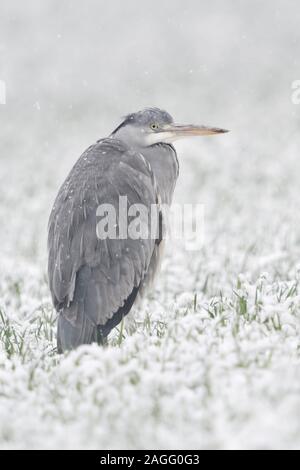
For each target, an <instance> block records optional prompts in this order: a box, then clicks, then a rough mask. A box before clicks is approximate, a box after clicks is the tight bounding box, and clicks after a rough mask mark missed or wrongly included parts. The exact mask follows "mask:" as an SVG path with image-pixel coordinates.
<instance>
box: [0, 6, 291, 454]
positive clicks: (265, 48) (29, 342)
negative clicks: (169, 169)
mask: <svg viewBox="0 0 300 470" xmlns="http://www.w3.org/2000/svg"><path fill="white" fill-rule="evenodd" d="M185 3H188V5H183V3H182V2H180V1H176V0H172V1H171V0H169V1H166V2H157V5H156V2H152V3H151V4H149V3H148V2H140V1H139V2H138V1H137V0H134V1H131V2H120V1H119V2H117V1H114V0H113V1H111V2H109V5H108V3H107V2H104V1H97V2H96V1H87V2H85V3H84V4H82V5H81V6H79V3H78V6H76V7H75V6H74V2H69V1H61V0H60V1H58V0H53V1H50V0H48V1H44V2H37V1H34V0H30V1H28V2H26V7H25V5H24V6H22V5H21V4H20V2H17V1H10V2H8V1H1V17H0V61H1V62H0V79H1V80H4V81H5V82H6V89H7V97H6V105H1V104H0V139H1V153H0V159H1V171H0V220H1V230H0V250H1V258H0V260H1V272H0V447H1V448H97V449H103V448H124V449H125V448H142V449H146V448H171V449H180V448H200V449H207V448H214V449H215V448H217V449H224V448H225V449H229V448H256V449H257V448H258V449H262V448H267V449H274V448H298V449H299V448H300V284H299V282H300V211H299V202H300V201H299V175H300V158H299V146H300V137H299V129H300V127H299V125H300V105H296V104H293V103H292V100H291V95H292V88H291V87H292V82H293V81H294V80H297V79H300V56H299V41H300V29H299V23H300V7H299V4H298V3H297V2H296V1H281V0H279V1H275V2H274V1H271V0H270V1H264V2H261V1H258V0H256V1H253V2H242V1H241V2H235V1H230V0H229V1H228V2H221V1H220V2H219V1H216V0H213V1H211V2H209V6H208V5H207V2H199V1H196V0H195V1H190V2H185ZM147 105H156V106H160V107H163V108H166V109H167V110H168V111H169V112H170V113H171V114H172V115H173V116H174V118H175V119H176V120H177V121H183V122H188V121H190V122H194V123H199V124H213V125H216V126H221V127H225V128H229V129H231V133H230V134H227V135H224V136H219V137H216V138H203V139H194V140H190V141H186V142H182V143H180V144H178V145H177V151H178V154H179V160H180V165H181V175H180V179H179V181H178V186H177V189H176V195H175V200H176V202H178V203H191V202H193V203H196V202H198V203H201V204H204V206H205V244H204V247H203V248H202V250H201V251H199V252H186V251H184V249H183V247H182V246H181V245H180V244H178V245H175V246H174V245H172V246H169V249H168V250H167V253H166V257H165V260H164V263H163V269H162V273H161V275H160V277H159V279H158V283H157V285H156V289H155V290H154V292H153V293H152V294H151V295H149V297H148V298H147V299H146V301H145V303H144V304H143V306H142V308H140V309H139V310H138V311H136V312H135V315H134V320H133V321H132V322H131V325H130V329H128V330H127V331H126V330H124V331H123V332H122V331H120V329H116V330H115V332H114V334H112V335H111V338H110V342H109V346H108V347H107V348H105V349H103V348H100V347H98V346H96V345H93V346H90V347H82V348H79V349H78V350H77V351H74V352H72V353H70V354H67V355H65V356H62V357H61V356H58V355H57V354H56V352H55V346H56V338H55V336H56V324H55V321H56V316H55V312H54V311H53V308H52V306H51V302H50V296H49V292H48V288H47V279H46V259H47V254H46V225H47V218H48V215H49V211H50V208H51V204H52V202H53V199H54V197H55V194H56V192H57V190H58V187H59V185H60V184H61V182H62V181H63V179H64V177H65V176H66V174H67V172H68V171H69V169H70V168H71V166H72V165H73V163H74V162H75V160H76V159H77V157H78V156H79V155H80V153H81V152H82V151H83V150H84V149H85V148H86V147H87V146H88V145H89V144H90V143H92V142H93V141H95V140H96V139H97V138H99V137H102V136H104V135H107V134H108V133H109V132H110V131H111V130H112V129H113V127H114V126H115V125H116V124H118V120H119V116H121V115H123V114H126V113H128V112H130V111H134V110H138V109H140V108H143V107H144V106H147Z"/></svg>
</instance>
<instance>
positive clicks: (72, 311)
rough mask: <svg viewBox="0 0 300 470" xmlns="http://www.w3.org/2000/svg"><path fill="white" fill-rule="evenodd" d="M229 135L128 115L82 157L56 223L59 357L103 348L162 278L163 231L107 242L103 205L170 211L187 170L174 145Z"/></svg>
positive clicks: (151, 114) (51, 246)
mask: <svg viewBox="0 0 300 470" xmlns="http://www.w3.org/2000/svg"><path fill="white" fill-rule="evenodd" d="M224 132H227V131H226V130H224V129H219V128H215V127H206V126H195V125H179V124H176V123H174V121H173V119H172V117H171V116H170V114H168V113H167V112H166V111H162V110H160V109H158V108H147V109H145V110H143V111H139V112H137V113H133V114H130V115H128V116H127V117H126V118H125V119H124V120H123V122H122V123H121V124H120V125H119V126H118V127H117V128H116V129H115V130H114V131H113V132H112V134H111V135H110V136H109V137H107V138H103V139H100V140H98V141H97V142H96V143H95V144H94V145H91V146H90V147H89V148H88V149H87V150H86V151H85V152H84V153H83V154H82V156H81V157H80V158H79V160H78V161H77V163H76V164H75V165H74V167H73V168H72V170H71V172H70V174H69V176H68V177H67V179H66V181H65V182H64V183H63V185H62V187H61V188H60V190H59V192H58V195H57V197H56V200H55V203H54V206H53V209H52V212H51V215H50V219H49V233H48V253H49V259H48V276H49V286H50V290H51V295H52V300H53V304H54V307H55V309H56V310H57V312H58V329H57V335H58V336H57V346H58V351H59V352H64V351H66V350H70V349H74V348H76V347H78V346H79V345H82V344H90V343H92V342H98V343H102V344H103V343H104V342H105V341H106V338H107V336H108V334H109V333H110V331H111V330H112V329H113V328H114V327H115V326H116V325H118V324H119V323H120V322H121V320H122V319H123V317H125V315H127V314H128V312H129V311H130V310H131V308H132V306H133V304H134V303H135V301H136V299H137V296H138V294H139V293H140V292H142V291H143V290H144V288H145V285H147V284H148V283H149V282H150V280H151V279H152V278H153V277H154V275H155V272H156V271H157V266H158V264H159V261H160V258H161V253H162V250H161V245H162V243H161V234H160V233H159V231H158V233H157V237H150V236H149V237H148V239H134V238H130V237H123V238H120V237H119V238H114V239H110V238H109V237H107V238H103V237H102V238H101V237H99V236H98V235H97V208H98V207H99V205H100V204H102V203H105V204H111V205H112V206H113V207H116V206H117V204H118V200H119V198H120V196H124V195H126V196H127V198H128V204H129V203H130V204H143V205H144V206H146V207H150V205H152V204H154V205H155V204H158V203H162V204H168V205H170V204H171V201H172V196H173V191H174V188H175V184H176V180H177V177H178V171H179V165H178V160H177V155H176V151H175V149H174V147H173V145H172V143H173V142H174V141H175V140H177V139H180V138H183V137H187V136H198V135H200V136H201V135H213V134H221V133H224ZM159 216H160V217H161V214H159ZM160 222H161V221H160ZM118 223H119V219H118Z"/></svg>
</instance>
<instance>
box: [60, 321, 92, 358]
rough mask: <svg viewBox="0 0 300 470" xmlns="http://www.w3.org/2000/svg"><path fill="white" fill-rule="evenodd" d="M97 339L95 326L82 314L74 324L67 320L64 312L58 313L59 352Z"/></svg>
mask: <svg viewBox="0 0 300 470" xmlns="http://www.w3.org/2000/svg"><path fill="white" fill-rule="evenodd" d="M94 341H97V327H96V326H95V325H94V324H93V323H92V322H91V321H90V320H89V318H88V317H87V316H86V315H84V316H82V321H81V322H80V324H78V323H77V324H76V326H74V325H72V323H70V322H69V320H67V318H66V317H65V315H64V314H62V313H61V314H60V315H59V317H58V324H57V350H58V352H59V353H60V354H61V353H63V352H64V351H69V350H71V349H75V348H77V347H78V346H80V345H81V344H91V343H93V342H94Z"/></svg>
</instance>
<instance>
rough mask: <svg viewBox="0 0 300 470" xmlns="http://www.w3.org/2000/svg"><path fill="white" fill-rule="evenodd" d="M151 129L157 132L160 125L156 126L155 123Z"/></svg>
mask: <svg viewBox="0 0 300 470" xmlns="http://www.w3.org/2000/svg"><path fill="white" fill-rule="evenodd" d="M150 127H151V129H152V130H153V131H156V130H157V129H158V124H155V122H154V123H153V124H151V126H150Z"/></svg>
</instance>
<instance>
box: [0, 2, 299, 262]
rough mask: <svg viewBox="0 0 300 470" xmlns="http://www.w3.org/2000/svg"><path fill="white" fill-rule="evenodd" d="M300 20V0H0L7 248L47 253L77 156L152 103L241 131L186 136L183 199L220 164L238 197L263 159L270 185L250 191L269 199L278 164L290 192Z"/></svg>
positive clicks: (1, 175)
mask: <svg viewBox="0 0 300 470" xmlns="http://www.w3.org/2000/svg"><path fill="white" fill-rule="evenodd" d="M299 24H300V9H299V7H298V4H297V1H296V0H295V1H293V0H288V1H286V0H284V1H283V0H276V1H275V2H274V1H271V0H265V1H263V2H261V1H258V0H254V1H252V2H247V1H242V0H240V1H233V0H229V1H227V2H222V1H217V0H211V1H210V2H205V1H199V0H197V1H194V0H190V1H189V2H183V1H179V0H172V1H170V0H169V1H167V0H165V1H161V2H145V1H137V0H130V1H129V2H121V1H120V0H119V1H116V0H112V1H110V2H105V1H102V0H97V1H96V0H86V1H85V2H76V3H74V2H72V1H69V0H44V1H43V2H39V1H37V0H28V1H27V2H26V3H24V4H20V2H17V1H16V0H10V1H6V0H1V5H0V79H1V80H4V81H5V82H6V89H7V96H6V105H0V138H1V152H0V161H1V172H0V215H1V233H0V246H1V252H2V254H3V255H5V256H6V255H7V256H8V257H10V256H11V255H14V256H17V257H18V259H20V260H21V258H22V257H27V258H29V259H31V260H32V259H35V260H36V259H37V257H39V256H44V253H45V244H44V242H45V237H46V229H45V224H46V222H47V217H48V214H49V210H50V206H51V203H52V202H53V198H54V196H55V194H56V191H57V189H58V187H59V186H60V184H61V183H62V181H63V179H64V178H65V176H66V174H67V172H68V171H69V169H70V168H71V166H72V165H73V163H74V162H75V161H76V159H77V158H78V157H79V156H80V154H81V152H82V151H83V150H84V149H85V148H86V147H87V146H89V145H90V144H91V143H93V142H94V141H95V140H96V139H98V138H100V137H103V136H106V135H108V134H109V133H110V132H111V131H112V130H113V128H114V127H115V126H116V125H117V124H118V123H119V122H120V118H121V116H123V115H124V114H126V113H129V112H132V111H136V110H139V109H141V108H143V107H145V106H158V107H161V108H165V109H166V110H167V111H169V112H170V113H171V114H172V115H173V117H174V119H175V120H177V121H180V122H192V123H199V124H213V125H216V126H221V127H225V128H228V129H231V134H230V135H228V136H226V138H218V139H214V140H210V139H209V138H205V139H203V140H201V139H196V140H193V141H190V142H189V143H186V142H183V143H180V144H179V145H178V151H179V155H180V163H181V178H180V180H179V184H178V190H177V199H178V198H179V199H180V198H181V196H182V195H183V194H185V195H186V191H187V188H189V193H190V194H191V195H190V198H188V199H189V200H188V201H186V202H190V199H193V198H194V199H197V200H198V201H199V197H198V196H199V194H198V193H197V191H198V189H199V188H201V185H202V178H204V177H205V175H206V174H207V173H209V176H210V178H211V180H210V185H211V186H212V187H214V185H215V183H214V179H215V178H214V175H215V177H217V176H218V174H219V173H220V181H221V182H222V186H224V187H225V188H226V191H225V193H228V192H229V190H230V191H231V192H232V191H234V190H235V184H237V185H238V187H237V188H236V189H237V193H235V194H234V195H231V196H232V197H234V199H236V200H239V199H240V198H241V197H243V196H241V195H240V194H239V191H244V190H245V185H246V186H247V179H248V178H251V174H252V173H253V166H255V167H256V168H257V171H256V172H255V177H256V178H258V179H259V178H260V179H263V181H264V186H262V187H261V190H262V193H261V194H257V195H255V194H253V196H257V197H258V198H260V204H264V199H265V197H268V188H267V187H266V186H267V185H268V178H266V179H264V176H265V174H266V173H270V174H274V171H275V172H276V178H277V179H276V182H275V183H276V185H277V187H276V190H277V191H282V192H284V191H286V190H288V188H287V186H289V181H287V179H286V178H287V177H288V178H290V177H291V178H293V176H295V177H296V176H297V171H295V173H293V172H288V174H286V173H285V172H286V167H287V166H289V165H291V167H293V166H294V165H299V163H298V160H299V158H298V154H297V152H298V148H299V147H298V146H299V123H300V105H299V106H297V105H294V104H293V103H292V101H291V94H292V89H291V86H292V82H293V81H294V80H296V79H299V77H300V55H299V39H300V28H299ZM290 160H292V162H291V161H290ZM297 168H299V166H298V167H297ZM295 170H296V169H295ZM216 173H217V175H216ZM241 181H242V184H241ZM272 183H274V182H271V184H272ZM275 183H274V184H275ZM191 185H192V186H191ZM217 186H218V187H219V181H218V184H217ZM191 188H192V191H191V190H190V189H191ZM256 189H257V186H256ZM273 189H274V188H273ZM202 196H203V195H202V194H200V199H202V200H201V201H199V202H204V203H205V202H206V203H207V202H208V201H205V200H204V198H203V197H202ZM223 196H224V197H225V196H226V194H223ZM223 196H222V197H223ZM229 196H230V195H229ZM296 196H297V195H296V194H295V198H297V197H296ZM225 199H226V198H225ZM247 201H249V204H250V203H251V204H255V201H254V200H252V198H251V197H250V198H249V199H247ZM236 203H237V204H238V201H237V202H236ZM8 208H9V210H7V209H8ZM212 210H215V208H212ZM295 215H296V214H295ZM249 228H250V227H249ZM252 229H254V227H252Z"/></svg>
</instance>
